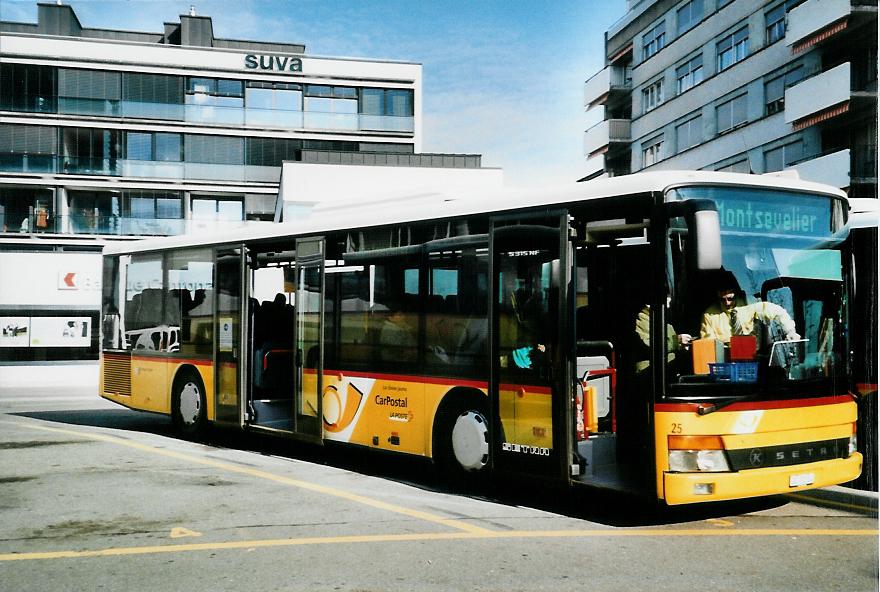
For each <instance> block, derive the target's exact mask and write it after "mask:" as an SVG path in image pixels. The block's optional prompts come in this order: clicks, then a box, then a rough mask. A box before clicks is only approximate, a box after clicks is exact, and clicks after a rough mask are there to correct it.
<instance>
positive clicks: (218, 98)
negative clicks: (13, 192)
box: [0, 42, 662, 133]
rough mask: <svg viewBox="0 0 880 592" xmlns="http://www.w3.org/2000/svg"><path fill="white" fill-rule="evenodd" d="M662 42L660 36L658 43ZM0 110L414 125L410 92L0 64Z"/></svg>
mask: <svg viewBox="0 0 880 592" xmlns="http://www.w3.org/2000/svg"><path fill="white" fill-rule="evenodd" d="M661 43H662V42H661ZM0 88H2V89H3V90H2V93H0V109H2V110H6V111H22V112H37V113H65V114H70V115H94V116H103V117H123V118H141V119H160V120H169V121H187V122H192V123H204V124H212V125H223V126H236V127H239V126H241V127H258V128H272V129H313V130H339V131H380V132H402V133H412V132H413V131H414V129H415V128H414V121H413V120H414V112H415V111H414V104H413V97H414V94H413V91H412V90H410V89H395V88H372V87H363V88H361V87H352V86H332V85H302V84H296V83H288V82H264V81H245V80H231V79H224V78H206V77H197V76H191V77H184V76H175V75H170V74H145V73H139V72H116V71H105V70H86V69H75V68H55V67H52V66H35V65H30V64H0Z"/></svg>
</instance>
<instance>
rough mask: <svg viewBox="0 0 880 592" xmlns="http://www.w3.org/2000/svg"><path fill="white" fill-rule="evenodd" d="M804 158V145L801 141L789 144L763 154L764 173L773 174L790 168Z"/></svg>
mask: <svg viewBox="0 0 880 592" xmlns="http://www.w3.org/2000/svg"><path fill="white" fill-rule="evenodd" d="M803 156H804V143H803V141H801V140H797V141H796V142H791V143H790V144H786V145H785V146H780V147H779V148H773V149H772V150H767V151H766V152H765V153H764V172H765V173H773V172H776V171H781V170H782V169H784V168H786V167H789V166H791V165H792V164H794V163H795V162H797V161H799V160H800V159H801V158H803Z"/></svg>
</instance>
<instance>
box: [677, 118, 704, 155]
mask: <svg viewBox="0 0 880 592" xmlns="http://www.w3.org/2000/svg"><path fill="white" fill-rule="evenodd" d="M702 139H703V118H702V116H697V117H694V118H693V119H691V120H690V121H686V122H684V123H682V124H681V125H677V126H675V151H676V153H678V152H684V151H685V150H687V149H688V148H691V147H693V146H696V145H697V144H699V143H700V142H701V141H702Z"/></svg>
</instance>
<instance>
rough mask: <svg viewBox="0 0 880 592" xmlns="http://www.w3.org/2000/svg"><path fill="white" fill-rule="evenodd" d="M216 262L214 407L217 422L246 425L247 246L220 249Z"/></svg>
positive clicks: (216, 255) (216, 253)
mask: <svg viewBox="0 0 880 592" xmlns="http://www.w3.org/2000/svg"><path fill="white" fill-rule="evenodd" d="M214 257H215V265H214V274H215V277H214V287H215V288H214V294H215V298H216V301H215V309H214V310H215V312H214V335H215V338H214V385H215V387H214V397H215V399H214V405H215V407H214V409H215V421H216V422H217V423H222V424H227V425H242V408H241V404H240V399H241V393H242V392H246V389H242V377H243V376H247V370H246V368H244V367H243V366H244V363H245V361H246V359H247V356H246V352H247V343H246V342H245V341H244V340H243V339H242V336H243V335H246V331H243V330H242V294H246V293H247V292H246V291H244V290H243V289H242V287H243V286H245V285H246V282H247V273H246V272H245V269H246V266H245V265H244V259H243V257H244V249H242V248H240V247H234V248H222V249H217V251H216V252H215V255H214Z"/></svg>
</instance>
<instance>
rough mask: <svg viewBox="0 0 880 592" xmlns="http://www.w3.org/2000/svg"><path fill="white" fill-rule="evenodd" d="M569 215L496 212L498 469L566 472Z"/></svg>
mask: <svg viewBox="0 0 880 592" xmlns="http://www.w3.org/2000/svg"><path fill="white" fill-rule="evenodd" d="M567 220H568V218H567V215H566V214H565V213H564V212H560V213H553V214H542V215H541V216H539V217H522V216H519V217H516V218H510V217H505V218H497V219H494V220H493V221H492V226H491V231H490V242H489V245H490V250H491V253H492V257H491V276H492V287H491V290H490V292H489V293H490V297H489V301H490V304H489V311H490V313H489V314H490V318H491V323H490V331H491V340H490V343H491V350H490V357H491V360H492V362H491V364H492V368H491V374H490V382H489V393H490V399H491V403H492V410H493V412H492V417H493V422H492V427H493V430H492V434H493V437H492V440H493V441H492V458H493V466H494V468H495V469H496V470H499V471H503V472H510V473H517V474H524V475H532V476H539V477H546V478H553V479H565V478H567V476H568V471H569V470H570V469H569V454H568V452H567V450H568V442H569V439H570V435H569V434H568V431H569V430H567V428H566V426H568V425H570V422H569V421H568V419H567V418H568V417H570V414H571V411H570V409H569V407H570V405H569V400H570V398H571V386H570V385H571V384H572V383H571V374H572V369H571V368H570V366H571V356H572V354H571V351H570V350H571V348H570V347H568V346H567V341H568V337H567V335H568V333H569V331H568V330H566V329H565V328H566V327H570V326H571V325H570V321H571V319H570V318H569V317H570V316H571V315H570V314H569V313H567V312H566V311H567V310H568V299H569V297H568V286H569V284H570V280H571V271H570V270H569V266H570V260H571V256H570V247H569V243H568V222H567Z"/></svg>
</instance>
